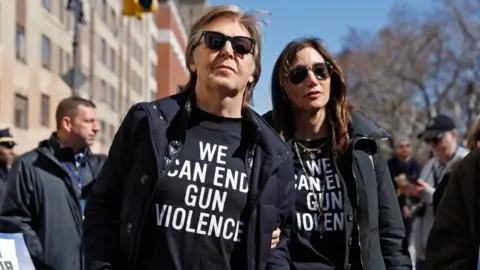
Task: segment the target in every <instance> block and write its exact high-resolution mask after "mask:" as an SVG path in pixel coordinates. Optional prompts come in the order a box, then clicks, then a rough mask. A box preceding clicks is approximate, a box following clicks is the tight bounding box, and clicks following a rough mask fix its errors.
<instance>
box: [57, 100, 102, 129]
mask: <svg viewBox="0 0 480 270" xmlns="http://www.w3.org/2000/svg"><path fill="white" fill-rule="evenodd" d="M80 105H83V106H85V107H88V108H96V107H97V106H95V103H93V101H91V100H88V99H84V98H81V97H68V98H65V99H63V100H62V101H60V103H59V104H58V106H57V111H56V112H55V120H56V121H57V129H60V128H61V126H62V119H63V117H66V116H67V117H74V116H75V115H76V114H77V111H78V106H80Z"/></svg>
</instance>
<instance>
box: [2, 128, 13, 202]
mask: <svg viewBox="0 0 480 270" xmlns="http://www.w3.org/2000/svg"><path fill="white" fill-rule="evenodd" d="M15 145H17V144H16V143H15V141H14V140H13V136H12V134H10V130H9V129H8V128H6V129H0V192H2V194H3V189H4V185H5V181H6V178H7V173H8V170H9V168H10V166H11V165H12V163H13V160H14V157H15V155H14V153H13V147H14V146H15Z"/></svg>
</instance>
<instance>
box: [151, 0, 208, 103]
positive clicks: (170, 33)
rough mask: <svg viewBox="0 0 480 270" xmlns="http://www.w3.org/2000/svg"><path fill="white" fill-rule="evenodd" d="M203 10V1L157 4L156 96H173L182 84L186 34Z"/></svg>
mask: <svg viewBox="0 0 480 270" xmlns="http://www.w3.org/2000/svg"><path fill="white" fill-rule="evenodd" d="M206 7H207V1H206V0H177V1H171V0H170V1H164V0H160V1H159V8H158V11H157V12H156V14H155V23H156V26H157V28H158V31H157V37H156V38H157V46H156V51H157V55H158V59H159V63H161V65H159V66H158V68H157V97H159V98H160V97H165V96H168V95H171V94H174V93H175V92H176V90H177V85H179V84H184V83H186V81H187V79H188V77H187V76H188V73H187V67H186V65H185V49H186V44H187V35H188V33H189V31H190V27H191V26H192V24H193V23H194V22H195V21H196V20H197V18H198V17H199V16H200V15H201V14H202V13H203V11H204V10H205V8H206Z"/></svg>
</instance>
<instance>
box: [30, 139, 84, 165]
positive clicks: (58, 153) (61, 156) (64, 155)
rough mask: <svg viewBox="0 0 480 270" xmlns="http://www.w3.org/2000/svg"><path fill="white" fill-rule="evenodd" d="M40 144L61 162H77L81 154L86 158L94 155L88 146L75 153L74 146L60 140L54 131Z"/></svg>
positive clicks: (46, 151) (43, 149) (40, 146)
mask: <svg viewBox="0 0 480 270" xmlns="http://www.w3.org/2000/svg"><path fill="white" fill-rule="evenodd" d="M38 146H39V148H40V149H41V150H42V152H44V153H47V154H49V155H51V156H53V157H55V159H57V161H59V162H75V160H76V159H77V158H78V157H80V156H82V158H85V157H88V156H91V155H92V152H91V150H90V148H89V147H86V148H85V149H84V150H83V151H81V152H80V153H78V154H75V153H74V152H73V149H72V148H70V147H68V146H65V145H63V144H62V143H61V142H60V141H59V140H58V137H57V133H56V132H53V133H52V135H51V136H50V138H49V139H47V140H44V141H41V142H40V143H39V145H38Z"/></svg>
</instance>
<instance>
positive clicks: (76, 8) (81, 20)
mask: <svg viewBox="0 0 480 270" xmlns="http://www.w3.org/2000/svg"><path fill="white" fill-rule="evenodd" d="M67 11H70V12H72V13H73V18H74V28H73V41H72V54H73V55H72V58H73V61H72V63H73V66H72V69H71V72H70V78H69V79H70V82H69V84H70V87H71V88H72V96H78V88H79V81H77V77H78V75H79V73H81V70H80V66H79V59H78V45H79V35H80V27H81V26H82V25H84V24H85V14H84V11H83V0H69V1H68V5H67Z"/></svg>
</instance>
